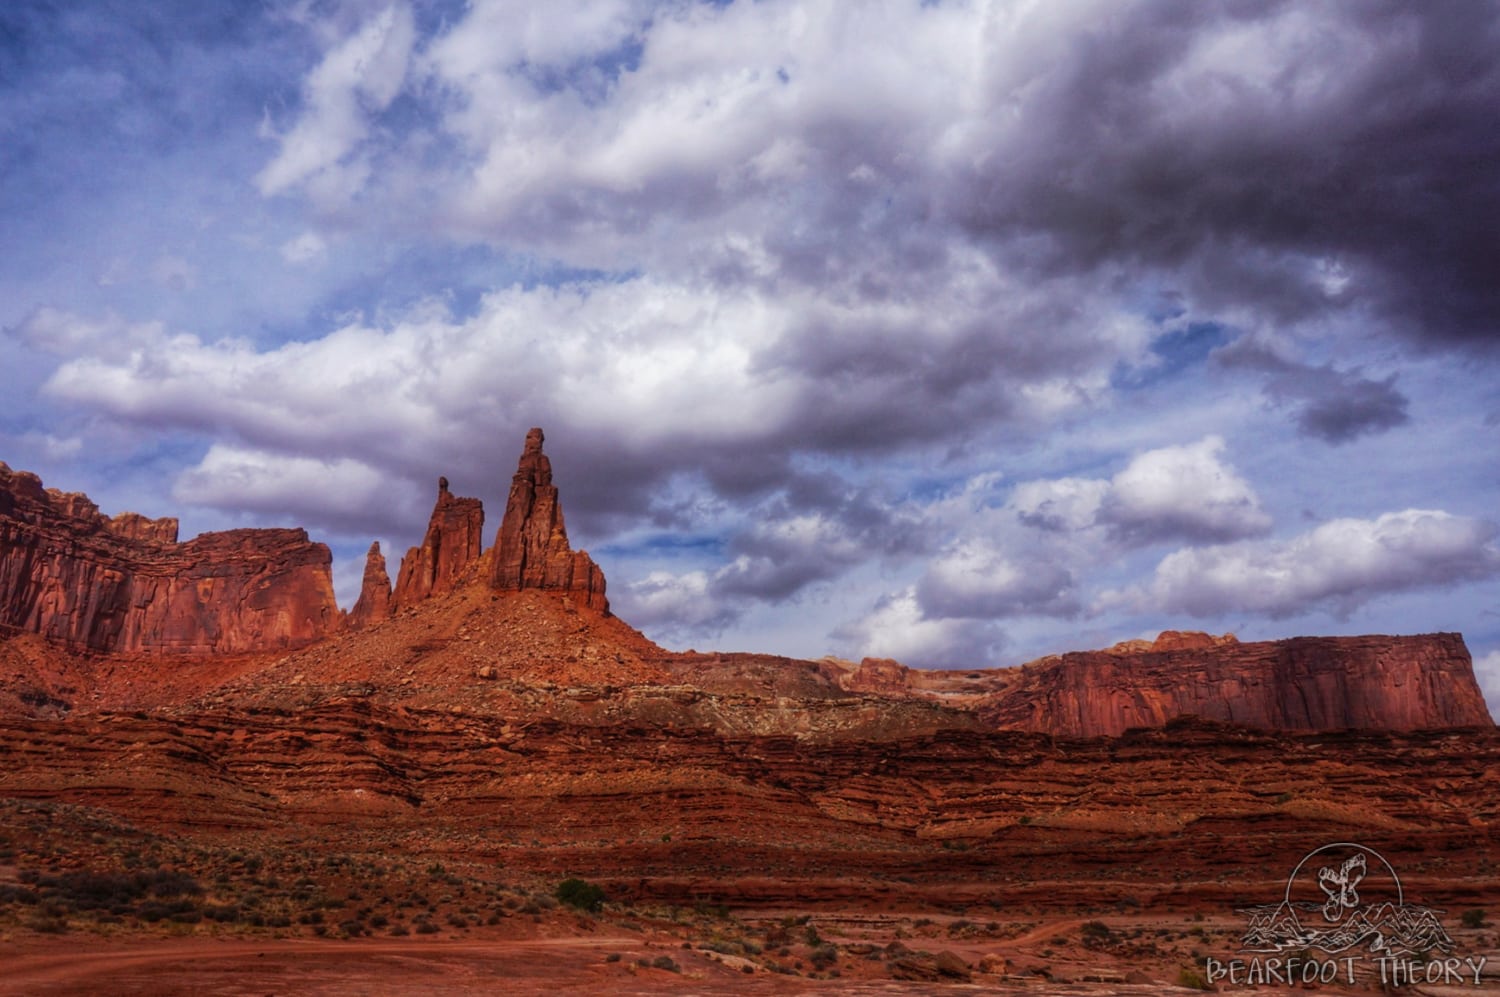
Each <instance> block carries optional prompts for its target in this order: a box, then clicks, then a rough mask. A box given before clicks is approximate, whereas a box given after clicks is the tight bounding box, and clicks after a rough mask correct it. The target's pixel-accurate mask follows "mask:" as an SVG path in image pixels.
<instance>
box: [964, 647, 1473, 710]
mask: <svg viewBox="0 0 1500 997" xmlns="http://www.w3.org/2000/svg"><path fill="white" fill-rule="evenodd" d="M981 713H982V714H983V715H985V716H986V717H987V718H988V719H989V720H990V721H991V722H993V723H994V724H995V726H998V727H1006V728H1015V729H1020V730H1034V731H1047V732H1050V733H1053V734H1063V735H1079V736H1094V735H1101V734H1103V735H1115V734H1120V733H1123V732H1124V731H1125V730H1127V729H1129V728H1131V727H1155V726H1160V725H1161V724H1164V723H1166V722H1167V721H1169V720H1171V719H1173V718H1174V717H1178V716H1182V715H1187V714H1191V715H1195V716H1199V717H1204V718H1206V719H1209V720H1216V721H1223V722H1226V723H1234V724H1242V725H1245V726H1248V727H1262V728H1268V729H1278V730H1336V729H1342V728H1352V727H1358V728H1366V729H1373V730H1416V729H1421V728H1435V727H1467V726H1482V727H1488V726H1491V725H1492V722H1491V720H1490V715H1489V711H1488V710H1487V709H1486V707H1485V704H1484V697H1483V695H1482V694H1481V693H1480V691H1479V685H1478V683H1477V682H1476V681H1475V678H1474V669H1473V663H1472V661H1471V659H1470V657H1469V650H1468V648H1467V647H1465V646H1464V641H1463V637H1461V636H1460V635H1458V634H1424V635H1419V636H1414V637H1387V636H1365V637H1294V638H1291V639H1289V640H1278V641H1262V642H1255V643H1244V644H1241V643H1238V642H1235V641H1232V640H1226V639H1225V638H1213V637H1208V636H1207V635H1188V634H1180V633H1176V632H1172V631H1169V632H1168V633H1167V634H1163V635H1162V637H1161V638H1158V640H1157V641H1156V643H1155V644H1153V645H1152V649H1151V650H1148V651H1139V650H1131V649H1130V648H1129V647H1128V646H1121V645H1117V646H1116V647H1114V648H1111V649H1109V650H1107V651H1081V652H1073V653H1069V654H1064V655H1062V656H1061V657H1057V658H1049V659H1044V660H1043V661H1041V662H1036V663H1033V664H1031V665H1028V666H1026V667H1025V668H1024V669H1022V671H1021V674H1020V677H1019V679H1017V680H1016V681H1014V682H1013V683H1011V684H1010V685H1009V686H1007V687H1006V688H1005V689H1004V690H1003V691H1001V692H999V693H997V694H995V696H994V697H993V698H992V701H991V702H990V703H989V704H987V705H986V706H984V707H982V708H981Z"/></svg>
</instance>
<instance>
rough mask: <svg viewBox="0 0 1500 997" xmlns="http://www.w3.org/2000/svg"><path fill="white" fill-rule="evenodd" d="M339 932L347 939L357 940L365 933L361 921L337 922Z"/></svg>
mask: <svg viewBox="0 0 1500 997" xmlns="http://www.w3.org/2000/svg"><path fill="white" fill-rule="evenodd" d="M339 930H340V931H342V932H343V933H344V934H345V935H346V936H348V937H349V938H358V937H359V936H360V935H363V934H364V933H365V926H364V922H362V921H359V920H355V919H350V920H348V921H341V922H339Z"/></svg>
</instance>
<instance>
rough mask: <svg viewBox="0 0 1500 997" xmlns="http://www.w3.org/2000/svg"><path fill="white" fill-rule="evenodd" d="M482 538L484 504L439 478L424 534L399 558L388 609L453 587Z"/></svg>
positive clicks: (413, 602) (476, 556)
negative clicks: (459, 495) (459, 493)
mask: <svg viewBox="0 0 1500 997" xmlns="http://www.w3.org/2000/svg"><path fill="white" fill-rule="evenodd" d="M483 541H484V505H483V504H482V503H481V502H480V501H479V500H478V499H477V498H459V497H458V496H456V495H454V494H453V493H452V492H450V491H449V490H448V479H447V478H439V479H438V497H437V504H436V505H434V506H433V508H432V518H431V519H430V520H428V522H427V535H426V536H424V537H423V538H422V543H421V545H420V546H417V547H413V548H411V549H410V550H408V551H407V552H406V556H405V557H403V558H402V559H401V570H400V572H399V573H398V574H397V575H396V591H395V593H394V594H393V595H392V596H391V607H392V609H400V608H402V607H403V606H410V605H413V604H415V603H417V602H420V601H422V600H423V599H426V598H429V597H431V596H434V595H442V594H443V593H444V592H451V591H453V589H454V587H455V586H457V585H458V581H459V579H460V578H462V577H463V573H464V571H465V569H467V568H468V567H469V565H470V564H471V563H473V562H474V561H476V560H478V558H479V548H480V545H481V544H482V543H483Z"/></svg>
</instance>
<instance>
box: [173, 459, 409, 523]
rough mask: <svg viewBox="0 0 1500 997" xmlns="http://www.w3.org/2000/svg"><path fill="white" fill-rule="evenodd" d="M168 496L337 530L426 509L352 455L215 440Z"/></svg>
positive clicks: (398, 520)
mask: <svg viewBox="0 0 1500 997" xmlns="http://www.w3.org/2000/svg"><path fill="white" fill-rule="evenodd" d="M172 497H173V498H174V499H176V500H177V501H179V502H185V503H187V504H189V505H197V506H206V507H209V508H215V509H224V510H229V511H234V512H244V511H248V512H255V513H260V514H262V515H264V516H268V517H272V518H279V519H282V520H284V525H288V526H309V525H311V526H328V525H332V526H333V527H334V528H335V529H337V530H339V531H341V532H352V531H355V530H359V529H361V528H363V529H364V530H366V531H367V532H370V533H378V532H380V530H381V528H382V527H384V526H388V525H389V524H390V523H391V522H392V521H393V520H394V521H395V522H396V523H398V524H400V525H406V523H410V522H417V521H419V520H418V517H419V516H421V515H422V513H423V511H424V510H423V509H422V498H423V497H422V496H419V495H418V493H417V491H416V489H414V488H410V487H406V486H403V485H401V484H399V483H398V484H392V482H391V481H389V480H388V479H387V478H386V476H385V475H383V474H381V473H380V472H379V471H378V470H376V469H375V468H373V467H370V466H369V465H367V464H363V463H361V462H359V461H357V460H349V459H338V460H317V459H313V458H309V457H291V456H287V455H285V454H274V453H266V452H264V451H259V450H248V449H243V448H239V447H234V446H228V445H225V444H219V443H216V444H214V445H213V446H211V447H209V449H208V453H207V454H205V455H204V457H203V459H202V460H201V461H199V463H198V464H197V466H196V467H193V468H190V469H189V470H187V471H185V472H183V473H182V474H181V475H179V476H178V477H177V480H176V482H175V483H174V484H173V487H172ZM375 510H384V511H382V512H379V513H377V512H376V511H375ZM403 520H405V521H406V522H403Z"/></svg>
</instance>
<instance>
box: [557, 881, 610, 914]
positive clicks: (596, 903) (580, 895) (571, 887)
mask: <svg viewBox="0 0 1500 997" xmlns="http://www.w3.org/2000/svg"><path fill="white" fill-rule="evenodd" d="M553 895H554V896H556V897H557V899H558V900H560V901H562V902H563V903H565V904H567V905H568V906H569V907H575V908H577V909H578V910H586V911H596V910H598V909H599V908H600V907H602V906H604V891H603V890H602V889H600V888H599V887H598V886H597V885H596V884H594V883H588V882H585V881H584V880H581V879H576V878H572V879H565V880H563V881H562V882H561V883H558V884H557V889H556V891H554V893H553Z"/></svg>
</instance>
